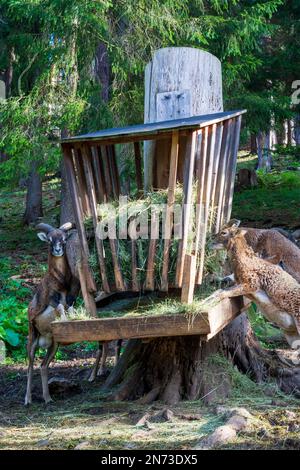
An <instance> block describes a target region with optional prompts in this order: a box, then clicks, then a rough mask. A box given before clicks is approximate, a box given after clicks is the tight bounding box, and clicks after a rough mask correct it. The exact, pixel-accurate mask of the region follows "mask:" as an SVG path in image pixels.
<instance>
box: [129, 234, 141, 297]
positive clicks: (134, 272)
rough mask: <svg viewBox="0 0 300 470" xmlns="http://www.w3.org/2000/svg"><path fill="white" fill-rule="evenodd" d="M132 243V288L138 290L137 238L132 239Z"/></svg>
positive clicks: (134, 290)
mask: <svg viewBox="0 0 300 470" xmlns="http://www.w3.org/2000/svg"><path fill="white" fill-rule="evenodd" d="M130 244H131V275H132V281H131V289H132V290H133V292H138V291H139V282H138V279H137V261H136V258H137V253H136V240H131V242H130Z"/></svg>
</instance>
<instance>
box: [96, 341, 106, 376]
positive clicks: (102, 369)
mask: <svg viewBox="0 0 300 470" xmlns="http://www.w3.org/2000/svg"><path fill="white" fill-rule="evenodd" d="M108 344H109V343H108V342H105V343H102V356H101V361H100V367H99V371H98V374H97V375H98V377H102V376H103V375H105V373H106V368H105V364H106V358H107V355H108Z"/></svg>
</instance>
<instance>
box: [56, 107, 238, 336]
mask: <svg viewBox="0 0 300 470" xmlns="http://www.w3.org/2000/svg"><path fill="white" fill-rule="evenodd" d="M244 112H245V111H231V112H220V113H216V114H208V115H203V116H194V117H190V118H185V119H180V120H172V121H164V122H156V123H148V124H141V125H136V126H131V127H125V128H115V129H107V130H103V131H100V132H95V133H91V134H86V135H82V136H77V137H72V138H68V139H64V140H63V141H62V149H63V154H64V161H65V166H66V172H67V177H68V183H69V189H70V193H71V197H72V202H73V208H74V213H75V218H76V225H77V230H78V235H79V239H80V243H81V249H82V258H81V260H80V264H81V267H83V268H84V269H82V270H81V279H80V281H81V288H82V293H83V297H84V302H85V306H86V308H87V310H88V311H89V312H90V314H91V315H92V316H96V315H97V314H96V305H95V300H94V295H95V292H96V291H98V292H99V291H100V292H102V297H103V296H104V295H111V294H112V293H114V292H127V291H134V292H141V293H142V292H145V291H154V290H157V289H158V290H160V291H162V292H168V289H170V288H171V287H172V288H174V287H175V288H176V289H178V290H179V292H180V295H181V301H182V302H186V303H190V302H192V301H193V296H194V290H195V286H197V285H200V284H201V283H202V280H203V267H204V257H205V242H206V237H207V232H208V228H209V229H210V231H211V232H212V233H216V232H218V231H219V229H220V227H221V226H222V224H223V223H225V222H226V221H228V219H229V218H230V213H231V205H232V197H233V190H234V180H235V169H236V159H237V151H238V146H239V136H240V127H241V117H242V114H243V113H244ZM149 140H151V141H155V144H156V145H155V148H156V151H155V155H154V165H153V175H151V177H152V181H153V188H155V189H163V188H167V206H166V215H165V220H164V223H165V224H166V226H165V227H164V228H165V229H166V230H169V231H170V233H172V230H173V228H174V227H173V223H174V222H173V216H172V214H173V206H174V200H175V189H176V184H177V183H181V184H182V187H183V204H184V208H183V212H182V219H181V224H182V237H181V239H180V241H179V243H178V245H177V256H176V273H175V277H174V276H173V279H172V281H171V280H170V278H169V252H170V244H171V240H170V239H168V238H166V239H165V240H164V241H163V243H164V244H163V263H162V266H161V272H160V279H161V282H160V285H158V286H157V285H156V284H155V280H154V269H155V262H156V240H155V239H151V238H150V239H149V240H148V254H147V263H146V273H145V280H144V282H143V284H142V285H141V284H139V283H138V282H137V270H138V263H137V250H136V241H135V240H132V241H131V273H132V276H131V278H132V281H131V285H126V283H125V282H124V275H123V272H122V266H121V264H120V261H119V257H118V244H119V240H118V239H110V240H109V250H110V263H112V265H113V273H114V281H113V282H109V280H108V276H107V270H108V266H107V261H106V260H107V256H106V253H105V250H104V244H103V240H101V239H100V238H98V237H97V236H96V235H95V244H96V251H97V257H98V263H99V272H100V278H101V285H97V284H96V282H95V279H94V278H93V274H92V271H91V269H90V267H89V256H90V253H89V246H88V238H90V234H88V233H87V229H86V227H85V224H84V220H85V219H86V218H87V217H91V218H92V222H93V231H94V233H96V228H97V224H98V223H99V215H98V212H97V205H98V204H102V203H105V202H108V201H112V200H118V198H119V196H120V194H121V193H122V194H123V195H124V194H125V193H124V188H125V187H126V185H125V184H124V181H122V177H123V176H122V173H121V172H120V170H119V166H118V159H119V152H120V148H121V146H122V145H124V144H125V145H126V144H130V145H132V153H133V155H134V159H135V179H136V187H137V190H138V191H137V192H136V194H138V195H141V194H142V193H143V188H144V184H143V162H142V156H141V155H142V145H143V142H144V141H149ZM162 162H164V166H163V167H162ZM166 169H167V171H166ZM121 188H122V192H121ZM128 195H129V194H128ZM137 197H138V196H137ZM192 197H194V198H196V204H197V211H196V218H195V219H194V232H193V239H192V241H191V236H190V222H191V217H192V215H191V203H192ZM194 200H195V199H194ZM212 211H213V213H214V217H213V219H211V218H209V214H210V213H212ZM150 237H151V236H150ZM174 279H175V280H174ZM229 304H230V305H231V304H232V302H231V301H228V305H229ZM232 305H233V304H232ZM234 305H236V304H234ZM225 310H226V309H225ZM233 310H234V311H235V313H234V314H233V313H232V314H230V315H231V317H232V318H233V317H234V315H235V314H236V312H237V309H236V308H233V309H232V308H231V307H230V308H229V311H231V312H233ZM227 311H228V307H227ZM230 315H229V316H230ZM95 321H100V322H103V320H95ZM124 321H125V320H124ZM168 321H169V322H170V321H171V322H172V321H173V320H170V319H169V320H168ZM148 322H149V320H148ZM73 323H74V322H73ZM76 323H77V322H76ZM79 323H80V322H79ZM81 323H82V322H81ZM221 323H222V322H221ZM103 327H104V324H103ZM186 327H187V324H185V327H184V328H185V331H187V328H186ZM62 328H63V323H59V324H56V326H55V330H54V331H56V332H57V335H58V336H57V339H61V337H62V336H63V335H64V334H66V336H68V333H67V329H65V330H64V331H62ZM93 328H95V326H94V325H93V327H92V326H91V324H90V328H89V330H90V332H91V331H92V329H93ZM101 328H102V327H101ZM131 328H132V329H134V328H133V327H132V326H131ZM201 328H202V327H201ZM201 328H200V329H201ZM200 329H199V325H198V327H197V328H196V330H195V332H196V333H198V334H199V333H200ZM58 330H60V333H59V331H58ZM171 330H172V328H171ZM95 331H96V330H95ZM191 331H192V330H191ZM202 332H203V334H205V335H210V334H211V330H210V329H209V328H208V329H207V328H202ZM148 333H149V329H148ZM55 334H56V333H55ZM118 334H119V335H120V334H121V336H119V337H128V335H127V336H126V335H125V332H124V331H123V330H122V331H119V333H118ZM145 334H146V333H145ZM153 334H154V333H153ZM159 334H161V332H160V333H159ZM183 334H184V333H183ZM185 334H188V333H187V332H186V333H185ZM189 334H191V333H189ZM194 334H195V333H194ZM85 336H86V335H85ZM94 336H95V335H91V334H90V336H89V339H91V337H93V338H92V339H100V338H99V334H98V336H97V335H96V336H95V337H94ZM100 336H101V335H100ZM104 336H105V338H107V337H108V336H113V337H110V338H109V339H114V338H115V336H116V335H115V333H114V334H112V333H111V334H108V335H104ZM148 336H149V334H148ZM150 336H151V335H150ZM79 337H80V338H81V339H82V338H83V337H82V335H81V336H80V335H79ZM135 337H136V336H135ZM105 338H104V337H103V335H102V339H105ZM85 339H87V338H85Z"/></svg>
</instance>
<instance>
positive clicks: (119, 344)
mask: <svg viewBox="0 0 300 470" xmlns="http://www.w3.org/2000/svg"><path fill="white" fill-rule="evenodd" d="M122 342H123V340H122V339H118V341H117V344H116V347H115V358H114V362H115V364H114V365H115V366H116V365H117V364H118V361H119V359H120V354H121V347H122Z"/></svg>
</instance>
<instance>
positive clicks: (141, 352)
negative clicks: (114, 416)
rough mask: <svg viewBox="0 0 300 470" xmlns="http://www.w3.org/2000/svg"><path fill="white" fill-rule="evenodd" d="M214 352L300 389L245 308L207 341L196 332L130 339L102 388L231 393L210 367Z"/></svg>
mask: <svg viewBox="0 0 300 470" xmlns="http://www.w3.org/2000/svg"><path fill="white" fill-rule="evenodd" d="M217 353H218V354H221V355H223V356H224V357H225V358H227V359H228V360H229V361H230V362H231V363H232V365H234V366H236V367H237V368H238V370H239V371H241V372H242V373H247V374H248V375H249V376H250V377H251V378H252V379H253V380H254V381H256V382H262V381H264V380H266V379H267V378H268V377H270V376H274V377H276V379H277V382H278V384H279V386H280V387H281V388H282V389H283V390H284V391H285V392H286V393H300V369H299V370H297V371H295V370H293V369H292V368H285V369H283V367H282V363H281V362H280V359H279V358H278V357H276V355H274V353H272V352H270V351H265V350H263V349H262V348H261V346H260V345H259V343H258V342H257V340H256V339H255V337H254V335H253V332H252V329H251V326H250V324H249V321H248V319H247V316H246V314H245V313H243V314H241V315H240V316H239V317H238V318H236V319H235V320H234V321H233V322H232V323H231V324H230V325H228V326H227V327H226V328H225V329H224V330H223V331H222V332H221V333H219V334H218V335H217V336H216V337H215V338H213V339H211V340H210V341H209V342H204V341H201V337H200V336H183V337H170V338H158V339H153V340H152V341H149V342H146V343H145V342H144V343H143V342H142V341H141V340H131V341H130V342H129V343H128V345H127V347H126V349H125V351H124V353H123V356H122V357H121V359H120V361H119V363H118V364H117V366H116V367H115V369H114V370H113V372H112V373H111V375H110V376H109V377H108V378H107V380H106V382H105V384H104V387H103V388H104V390H106V391H107V390H111V389H112V387H115V389H114V390H113V391H112V393H111V395H110V396H109V398H110V399H114V400H139V401H140V402H141V403H144V404H145V403H151V402H152V401H154V400H161V401H163V402H164V403H166V404H169V405H174V404H176V403H178V402H179V401H180V400H197V399H203V400H204V401H205V402H206V403H209V402H211V401H213V400H215V399H220V398H225V397H226V396H228V395H230V389H231V385H232V384H231V378H230V374H228V375H227V374H226V370H224V367H223V366H222V365H220V366H218V363H217V362H215V363H214V364H213V367H212V363H211V362H210V356H211V355H215V354H217Z"/></svg>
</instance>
